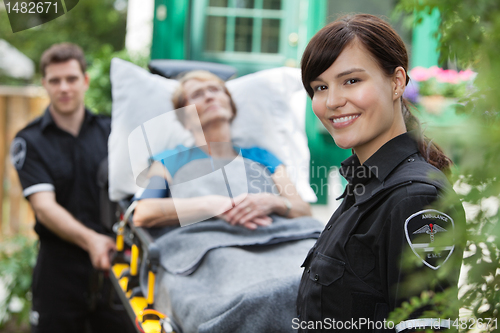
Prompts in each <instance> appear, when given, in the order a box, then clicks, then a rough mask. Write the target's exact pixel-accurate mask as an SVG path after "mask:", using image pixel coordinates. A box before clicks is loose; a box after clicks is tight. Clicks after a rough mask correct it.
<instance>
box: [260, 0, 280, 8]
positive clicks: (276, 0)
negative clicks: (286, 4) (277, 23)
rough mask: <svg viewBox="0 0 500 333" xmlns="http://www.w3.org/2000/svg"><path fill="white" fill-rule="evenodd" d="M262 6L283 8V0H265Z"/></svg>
mask: <svg viewBox="0 0 500 333" xmlns="http://www.w3.org/2000/svg"><path fill="white" fill-rule="evenodd" d="M262 8H263V9H274V10H279V9H281V0H264V3H263V4H262Z"/></svg>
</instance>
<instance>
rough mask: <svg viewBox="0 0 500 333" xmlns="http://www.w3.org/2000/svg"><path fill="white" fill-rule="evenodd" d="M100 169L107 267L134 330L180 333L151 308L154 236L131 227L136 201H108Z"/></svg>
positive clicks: (179, 64)
mask: <svg viewBox="0 0 500 333" xmlns="http://www.w3.org/2000/svg"><path fill="white" fill-rule="evenodd" d="M149 69H150V71H151V73H153V74H158V75H161V76H163V77H165V78H171V77H175V76H176V75H178V74H179V73H182V72H188V71H191V70H195V69H204V70H208V71H210V72H212V73H214V74H216V75H218V76H219V77H221V78H222V79H223V80H227V79H229V78H230V77H232V76H234V75H235V74H236V69H235V68H234V67H232V66H227V65H221V64H215V63H202V62H197V61H182V60H152V61H151V62H150V64H149ZM106 166H107V164H106ZM104 169H105V171H101V174H100V175H99V178H100V180H101V181H100V183H101V184H100V185H101V189H102V190H103V191H104V192H103V193H101V220H102V221H103V223H104V224H105V225H106V226H107V227H108V229H109V228H112V229H113V232H114V233H115V234H116V250H117V251H116V253H115V254H114V256H113V261H112V267H111V270H110V280H111V282H112V284H113V287H114V290H115V291H116V293H117V294H118V297H119V298H120V300H121V302H122V304H123V306H124V308H125V310H126V312H127V314H128V315H129V317H130V319H131V320H132V321H133V322H134V323H135V326H136V329H137V331H138V332H140V333H157V332H158V333H160V332H163V333H180V332H181V331H180V329H179V328H178V327H177V325H176V324H175V323H174V322H173V321H172V320H171V319H170V318H169V317H167V316H166V315H165V314H163V313H160V312H158V311H156V310H155V309H154V305H155V300H154V297H155V296H154V295H155V282H156V274H157V272H158V267H159V265H160V262H159V261H160V254H159V251H158V248H157V247H156V245H155V243H154V238H153V237H152V236H151V234H150V233H149V232H148V230H147V229H143V228H138V227H135V226H134V225H133V223H132V218H131V216H132V214H133V210H134V208H135V206H136V203H137V202H132V204H130V205H129V200H122V201H120V202H119V203H118V204H117V203H115V202H111V201H109V195H108V191H107V186H108V182H107V181H106V180H107V176H108V175H107V172H108V170H107V167H104ZM103 172H104V174H103ZM103 179H104V181H103ZM114 216H119V221H118V222H117V223H115V224H113V225H111V224H112V223H113V221H114ZM141 264H144V265H145V266H146V267H147V277H148V278H147V286H146V293H144V292H143V288H141V286H140V277H139V270H140V266H141Z"/></svg>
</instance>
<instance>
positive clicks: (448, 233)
mask: <svg viewBox="0 0 500 333" xmlns="http://www.w3.org/2000/svg"><path fill="white" fill-rule="evenodd" d="M454 232H455V223H454V222H453V219H452V218H451V217H449V216H448V215H446V214H445V213H443V212H440V211H438V210H435V209H425V210H421V211H419V212H417V213H415V214H413V215H411V216H410V217H409V218H407V219H406V222H405V233H406V240H407V241H408V244H409V245H410V247H411V249H412V251H413V253H415V255H416V256H417V257H418V258H420V259H421V260H422V262H423V263H424V264H425V265H426V266H427V267H429V268H432V269H434V270H436V269H438V268H439V267H441V265H443V264H444V263H445V262H446V261H447V260H448V259H449V258H450V256H451V254H452V253H453V250H454V249H455V237H454ZM437 240H439V241H437ZM434 243H437V245H436V244H434Z"/></svg>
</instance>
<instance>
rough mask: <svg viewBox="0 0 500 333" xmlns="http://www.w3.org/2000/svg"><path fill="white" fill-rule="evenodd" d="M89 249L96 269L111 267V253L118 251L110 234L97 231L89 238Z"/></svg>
mask: <svg viewBox="0 0 500 333" xmlns="http://www.w3.org/2000/svg"><path fill="white" fill-rule="evenodd" d="M87 242H88V245H87V251H88V253H89V256H90V261H91V262H92V266H94V268H95V269H101V270H108V269H110V268H111V261H110V254H112V253H113V252H114V251H116V246H115V242H114V241H113V239H111V238H110V237H108V236H105V235H102V234H99V233H97V232H93V233H91V236H90V237H88V238H87Z"/></svg>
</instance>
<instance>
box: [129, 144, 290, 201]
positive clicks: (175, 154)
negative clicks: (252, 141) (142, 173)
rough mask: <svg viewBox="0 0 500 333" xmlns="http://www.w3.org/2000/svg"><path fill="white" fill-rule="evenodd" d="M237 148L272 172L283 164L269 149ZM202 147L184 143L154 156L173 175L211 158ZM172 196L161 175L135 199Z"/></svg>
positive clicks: (151, 181)
mask: <svg viewBox="0 0 500 333" xmlns="http://www.w3.org/2000/svg"><path fill="white" fill-rule="evenodd" d="M235 150H236V151H238V150H241V155H242V156H243V157H244V158H247V159H250V160H252V161H255V162H258V163H260V164H262V165H263V166H264V167H266V169H267V170H269V172H270V173H271V174H274V172H275V171H276V168H277V167H278V166H280V165H281V164H283V162H281V161H280V160H279V159H278V158H277V157H276V156H275V155H273V154H272V153H270V152H269V151H267V150H265V149H262V148H259V147H251V148H236V147H235ZM209 157H210V156H209V155H207V154H206V153H205V152H204V151H203V150H202V149H200V148H198V147H194V148H188V147H186V146H184V145H178V146H177V147H175V148H174V149H170V150H165V151H163V152H161V153H159V154H156V155H155V156H153V158H152V159H153V160H154V161H161V162H162V163H163V165H165V167H166V168H167V170H168V172H169V173H170V175H171V176H172V177H174V175H175V173H176V172H177V171H178V170H179V169H180V168H181V167H182V166H184V165H186V164H187V163H189V162H191V161H194V160H197V159H202V158H209ZM169 196H170V191H169V187H168V183H167V181H166V179H164V178H163V177H159V176H153V177H151V179H150V182H149V185H148V187H147V188H146V189H144V191H142V192H138V193H136V195H135V196H134V199H133V200H141V199H148V198H166V197H169Z"/></svg>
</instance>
